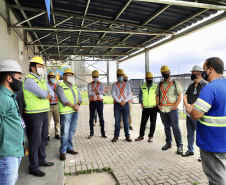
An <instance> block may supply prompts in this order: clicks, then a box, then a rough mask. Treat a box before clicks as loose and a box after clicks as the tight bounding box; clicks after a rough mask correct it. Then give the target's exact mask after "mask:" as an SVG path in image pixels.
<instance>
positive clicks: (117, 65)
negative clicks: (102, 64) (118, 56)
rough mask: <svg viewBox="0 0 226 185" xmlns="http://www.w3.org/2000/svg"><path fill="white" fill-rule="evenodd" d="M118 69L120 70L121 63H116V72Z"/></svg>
mask: <svg viewBox="0 0 226 185" xmlns="http://www.w3.org/2000/svg"><path fill="white" fill-rule="evenodd" d="M118 69H119V63H118V62H116V72H117V71H118Z"/></svg>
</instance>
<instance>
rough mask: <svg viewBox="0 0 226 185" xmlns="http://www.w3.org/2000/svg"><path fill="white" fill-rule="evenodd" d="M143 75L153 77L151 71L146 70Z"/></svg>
mask: <svg viewBox="0 0 226 185" xmlns="http://www.w3.org/2000/svg"><path fill="white" fill-rule="evenodd" d="M145 77H153V74H152V72H147V73H146V75H145Z"/></svg>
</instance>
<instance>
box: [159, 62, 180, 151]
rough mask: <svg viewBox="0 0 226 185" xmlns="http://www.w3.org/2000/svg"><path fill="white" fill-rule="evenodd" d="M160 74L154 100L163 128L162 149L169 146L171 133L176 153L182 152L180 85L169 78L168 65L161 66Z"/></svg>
mask: <svg viewBox="0 0 226 185" xmlns="http://www.w3.org/2000/svg"><path fill="white" fill-rule="evenodd" d="M161 74H162V77H163V78H164V80H163V81H161V82H160V83H159V85H158V87H157V88H156V102H157V105H158V109H159V112H160V117H161V119H162V123H163V125H164V128H165V135H166V144H165V145H164V146H163V147H162V150H167V149H168V148H171V143H172V133H171V127H172V129H173V134H174V137H175V140H176V144H177V154H182V153H183V143H182V138H181V131H180V127H179V118H178V109H177V107H178V105H179V103H180V102H181V100H182V89H181V85H180V83H179V82H177V81H173V80H172V79H171V78H170V68H169V67H168V66H165V65H164V66H162V67H161Z"/></svg>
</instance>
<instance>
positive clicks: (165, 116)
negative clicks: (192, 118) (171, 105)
mask: <svg viewBox="0 0 226 185" xmlns="http://www.w3.org/2000/svg"><path fill="white" fill-rule="evenodd" d="M160 117H161V119H162V123H163V125H164V128H165V134H166V142H167V143H170V144H171V143H172V133H171V127H172V129H173V134H174V137H175V140H176V143H177V147H181V146H183V143H182V137H181V132H180V127H179V118H178V109H177V110H171V111H170V112H167V113H164V112H161V111H160Z"/></svg>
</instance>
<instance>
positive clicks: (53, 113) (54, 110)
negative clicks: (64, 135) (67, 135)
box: [48, 104, 60, 136]
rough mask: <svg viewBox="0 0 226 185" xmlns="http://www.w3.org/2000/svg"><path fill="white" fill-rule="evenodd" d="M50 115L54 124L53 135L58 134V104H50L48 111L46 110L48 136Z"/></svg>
mask: <svg viewBox="0 0 226 185" xmlns="http://www.w3.org/2000/svg"><path fill="white" fill-rule="evenodd" d="M52 116H53V120H54V124H55V135H59V134H60V115H59V107H58V104H56V105H50V111H49V112H48V117H49V128H48V136H50V125H51V119H52Z"/></svg>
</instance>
